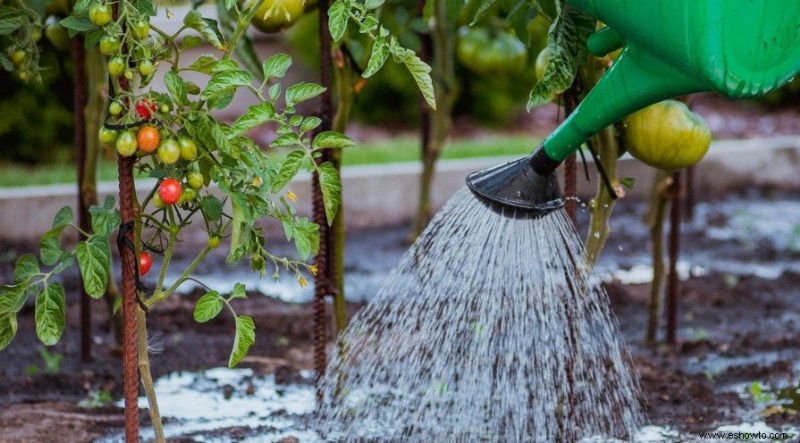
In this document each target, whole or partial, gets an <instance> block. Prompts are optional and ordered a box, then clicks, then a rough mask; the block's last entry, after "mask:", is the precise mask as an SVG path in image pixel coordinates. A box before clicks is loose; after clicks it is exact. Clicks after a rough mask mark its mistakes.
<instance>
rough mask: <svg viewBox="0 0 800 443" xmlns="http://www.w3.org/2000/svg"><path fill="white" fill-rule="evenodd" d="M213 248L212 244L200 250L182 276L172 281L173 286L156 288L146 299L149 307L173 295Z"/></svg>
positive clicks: (146, 304) (145, 302)
mask: <svg viewBox="0 0 800 443" xmlns="http://www.w3.org/2000/svg"><path fill="white" fill-rule="evenodd" d="M211 249H212V248H211V247H210V246H206V247H205V248H203V250H202V251H200V255H198V256H197V257H195V259H194V260H193V261H192V262H191V263H190V264H189V266H188V267H187V268H186V270H184V271H183V274H181V275H180V277H178V278H177V279H176V280H175V282H174V283H172V286H170V287H169V288H167V289H166V290H165V291H162V290H161V289H158V288H156V292H155V294H153V296H152V297H150V298H149V299H147V300H144V305H145V306H147V307H148V308H151V307H153V306H154V305H156V304H158V303H160V302H162V301H164V300H166V299H167V298H169V296H170V295H172V293H173V292H175V290H176V289H178V287H179V286H180V285H181V284H182V283H183V282H185V281H186V279H187V278H188V277H189V276H190V275H191V274H192V272H194V270H195V269H197V266H199V265H200V263H201V262H202V261H203V259H204V258H205V257H206V255H208V253H209V252H211Z"/></svg>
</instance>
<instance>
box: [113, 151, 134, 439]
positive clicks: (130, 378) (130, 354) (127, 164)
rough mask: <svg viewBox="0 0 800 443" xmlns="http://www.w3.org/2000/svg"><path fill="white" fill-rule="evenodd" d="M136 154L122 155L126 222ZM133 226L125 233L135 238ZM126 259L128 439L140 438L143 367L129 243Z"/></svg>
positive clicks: (124, 317) (130, 209)
mask: <svg viewBox="0 0 800 443" xmlns="http://www.w3.org/2000/svg"><path fill="white" fill-rule="evenodd" d="M134 161H135V158H133V157H121V156H120V157H118V158H117V164H118V166H119V211H120V216H121V217H122V222H123V224H125V223H127V222H130V221H133V220H134V219H135V218H136V210H135V208H134V205H133V193H134V192H135V189H134V186H133V163H134ZM133 233H134V230H133V229H129V230H127V231H126V232H125V233H124V235H125V237H126V238H127V239H128V240H129V241H131V242H133V241H134V238H133ZM119 255H120V261H121V263H122V370H123V388H124V391H125V442H126V443H138V442H139V367H138V354H137V349H136V345H137V343H136V309H137V308H138V304H137V301H136V300H137V296H136V256H135V254H134V251H132V250H131V249H130V248H128V247H120V248H119Z"/></svg>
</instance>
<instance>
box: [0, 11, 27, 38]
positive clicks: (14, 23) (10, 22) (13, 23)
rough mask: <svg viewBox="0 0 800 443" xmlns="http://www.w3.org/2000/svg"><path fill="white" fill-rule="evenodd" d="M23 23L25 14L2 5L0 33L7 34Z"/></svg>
mask: <svg viewBox="0 0 800 443" xmlns="http://www.w3.org/2000/svg"><path fill="white" fill-rule="evenodd" d="M23 23H25V14H24V13H23V12H22V11H21V10H19V9H17V8H11V7H8V6H3V7H2V9H0V35H8V34H11V33H12V32H14V31H16V30H17V29H19V27H20V26H22V24H23Z"/></svg>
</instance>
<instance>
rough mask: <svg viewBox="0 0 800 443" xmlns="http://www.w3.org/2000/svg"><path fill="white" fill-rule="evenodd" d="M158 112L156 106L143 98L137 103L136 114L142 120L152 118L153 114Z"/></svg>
mask: <svg viewBox="0 0 800 443" xmlns="http://www.w3.org/2000/svg"><path fill="white" fill-rule="evenodd" d="M154 112H156V105H154V104H153V102H151V101H150V100H148V99H146V98H143V99H141V100H139V101H138V102H136V113H137V114H139V117H141V118H151V117H152V116H153V113H154Z"/></svg>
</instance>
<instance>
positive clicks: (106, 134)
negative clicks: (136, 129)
mask: <svg viewBox="0 0 800 443" xmlns="http://www.w3.org/2000/svg"><path fill="white" fill-rule="evenodd" d="M98 138H99V139H100V142H101V143H105V144H111V143H113V142H114V140H116V139H117V131H115V130H113V129H108V128H106V127H105V126H101V127H100V132H99V134H98Z"/></svg>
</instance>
